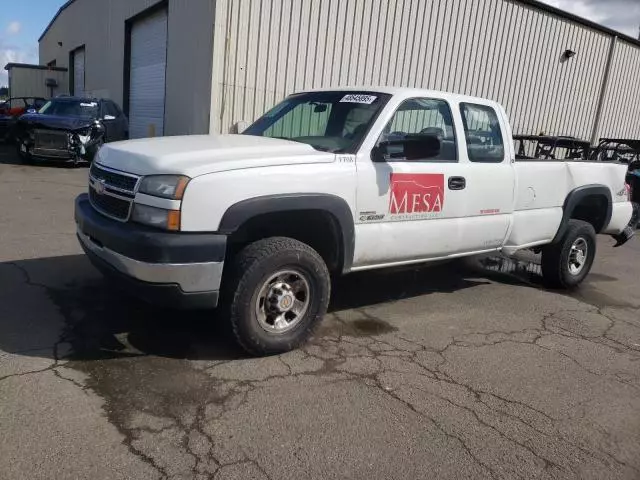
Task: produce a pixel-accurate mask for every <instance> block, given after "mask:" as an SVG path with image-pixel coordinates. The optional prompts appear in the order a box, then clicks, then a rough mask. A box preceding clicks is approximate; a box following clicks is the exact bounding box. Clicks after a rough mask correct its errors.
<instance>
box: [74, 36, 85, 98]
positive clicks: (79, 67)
mask: <svg viewBox="0 0 640 480" xmlns="http://www.w3.org/2000/svg"><path fill="white" fill-rule="evenodd" d="M73 94H74V95H75V96H76V97H83V96H84V48H78V49H77V50H76V51H75V52H73Z"/></svg>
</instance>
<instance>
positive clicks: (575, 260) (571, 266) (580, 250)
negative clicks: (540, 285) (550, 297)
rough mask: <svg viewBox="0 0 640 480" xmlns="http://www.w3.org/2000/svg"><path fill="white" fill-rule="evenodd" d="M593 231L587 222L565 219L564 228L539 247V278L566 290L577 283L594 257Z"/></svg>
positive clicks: (582, 277) (595, 243)
mask: <svg viewBox="0 0 640 480" xmlns="http://www.w3.org/2000/svg"><path fill="white" fill-rule="evenodd" d="M596 246H597V239H596V231H595V230H594V228H593V226H592V225H591V224H590V223H587V222H584V221H582V220H569V225H568V227H567V231H566V232H565V234H564V236H563V237H562V239H561V240H560V241H559V242H558V243H555V244H551V245H547V246H545V247H544V248H543V250H542V277H543V279H544V282H545V284H546V285H547V286H548V287H550V288H559V289H565V290H569V289H572V288H575V287H577V286H578V285H580V284H581V283H582V282H583V280H584V279H585V278H586V276H587V275H588V274H589V272H590V271H591V267H592V266H593V261H594V260H595V257H596Z"/></svg>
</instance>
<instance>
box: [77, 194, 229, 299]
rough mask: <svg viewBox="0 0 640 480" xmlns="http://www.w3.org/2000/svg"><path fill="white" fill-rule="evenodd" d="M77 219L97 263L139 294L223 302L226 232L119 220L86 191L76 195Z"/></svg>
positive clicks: (83, 241) (85, 247)
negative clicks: (166, 229) (220, 296)
mask: <svg viewBox="0 0 640 480" xmlns="http://www.w3.org/2000/svg"><path fill="white" fill-rule="evenodd" d="M75 218H76V224H77V235H78V240H79V242H80V245H81V246H82V248H83V250H84V251H85V253H86V254H87V256H88V257H89V259H90V260H91V262H92V263H93V264H94V265H95V266H96V267H97V268H98V269H99V270H100V271H101V272H102V273H103V274H105V275H106V276H109V277H115V278H116V279H117V280H118V283H119V284H121V285H123V286H125V287H126V288H127V290H129V291H131V292H132V293H134V294H135V295H136V296H139V297H140V298H142V299H144V300H147V301H149V302H151V303H154V304H158V305H165V306H171V307H176V308H213V307H216V306H217V303H218V292H219V290H220V283H221V281H222V270H223V267H224V255H225V250H226V237H225V236H224V235H212V234H174V233H167V232H162V231H158V230H153V229H150V228H145V227H143V226H139V225H135V224H131V223H121V222H117V221H115V220H111V219H108V218H106V217H104V216H102V215H100V214H99V213H97V212H96V211H95V210H94V209H93V207H91V205H90V204H89V200H88V196H87V195H86V194H83V195H80V196H79V197H78V198H77V199H76V210H75Z"/></svg>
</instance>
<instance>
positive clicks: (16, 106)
mask: <svg viewBox="0 0 640 480" xmlns="http://www.w3.org/2000/svg"><path fill="white" fill-rule="evenodd" d="M45 103H47V100H46V99H45V98H41V97H15V98H10V99H8V100H6V101H4V102H0V140H4V141H8V140H11V137H12V134H13V127H14V125H15V123H16V121H17V120H18V118H19V117H20V116H22V115H24V114H25V113H27V112H29V111H32V110H35V111H37V110H40V109H41V108H42V107H43V106H44V104H45Z"/></svg>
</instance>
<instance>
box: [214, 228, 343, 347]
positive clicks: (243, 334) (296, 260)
mask: <svg viewBox="0 0 640 480" xmlns="http://www.w3.org/2000/svg"><path fill="white" fill-rule="evenodd" d="M228 280H229V283H228V284H227V288H228V294H227V295H226V297H227V298H225V301H226V302H227V303H228V311H229V317H230V321H231V327H232V329H233V333H234V335H235V337H236V340H237V341H238V343H239V344H240V346H241V347H242V348H244V349H245V350H246V351H247V352H249V353H251V354H252V355H272V354H276V353H282V352H286V351H289V350H293V349H295V348H297V347H298V346H300V345H302V344H303V343H304V342H305V341H306V340H307V339H308V338H309V337H310V336H311V335H312V334H313V331H314V329H315V327H316V326H317V325H318V323H319V322H320V321H321V320H322V317H323V316H324V314H325V313H326V311H327V306H328V303H329V295H330V291H331V282H330V277H329V272H328V270H327V266H326V264H325V263H324V261H323V260H322V257H320V255H319V254H318V253H317V252H316V251H315V250H314V249H312V248H311V247H310V246H308V245H306V244H304V243H302V242H299V241H297V240H294V239H292V238H285V237H273V238H267V239H264V240H259V241H257V242H255V243H252V244H250V245H248V246H247V247H245V248H244V249H243V250H242V251H240V252H239V253H238V254H237V255H236V257H235V259H234V260H233V261H232V265H231V271H230V275H229V277H228Z"/></svg>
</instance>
